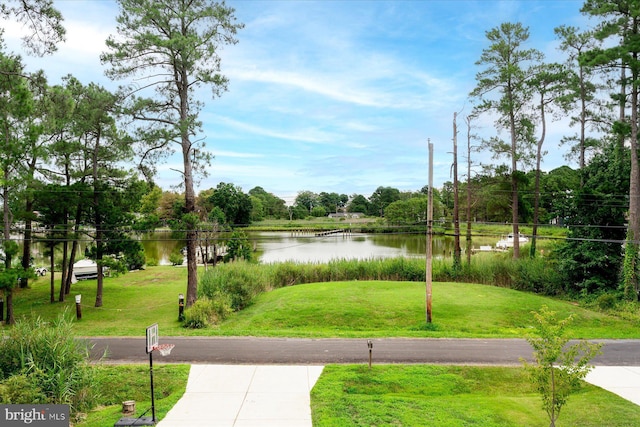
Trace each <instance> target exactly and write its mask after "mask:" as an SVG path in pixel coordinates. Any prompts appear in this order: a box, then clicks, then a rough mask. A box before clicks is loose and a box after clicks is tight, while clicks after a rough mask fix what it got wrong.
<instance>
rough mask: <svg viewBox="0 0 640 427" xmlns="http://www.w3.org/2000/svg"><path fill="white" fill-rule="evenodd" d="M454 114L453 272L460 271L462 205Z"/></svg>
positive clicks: (456, 129)
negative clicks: (459, 194) (460, 201)
mask: <svg viewBox="0 0 640 427" xmlns="http://www.w3.org/2000/svg"><path fill="white" fill-rule="evenodd" d="M456 118H457V113H453V271H454V272H456V273H457V272H458V271H459V270H460V267H461V264H462V261H461V259H460V258H461V251H460V205H459V204H458V127H457V124H456Z"/></svg>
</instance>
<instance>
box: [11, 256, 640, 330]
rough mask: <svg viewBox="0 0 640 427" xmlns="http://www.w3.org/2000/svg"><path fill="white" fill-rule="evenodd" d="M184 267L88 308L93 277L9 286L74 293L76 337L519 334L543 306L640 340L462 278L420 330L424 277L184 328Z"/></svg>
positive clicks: (272, 304)
mask: <svg viewBox="0 0 640 427" xmlns="http://www.w3.org/2000/svg"><path fill="white" fill-rule="evenodd" d="M186 273H187V271H186V268H181V267H151V268H149V269H148V270H146V271H139V272H131V273H128V274H125V275H122V276H120V277H117V278H107V279H105V286H104V297H103V306H102V307H100V308H95V307H93V304H94V302H95V286H96V285H95V281H94V280H89V281H81V282H78V283H77V284H75V285H73V288H72V292H71V295H70V296H69V297H68V298H67V300H66V302H64V303H58V302H56V303H53V304H52V303H50V302H49V283H48V280H47V279H48V277H44V278H40V279H39V280H37V281H35V282H33V283H32V287H31V289H26V290H20V291H19V292H17V294H16V296H15V298H14V300H15V313H16V316H18V317H19V316H24V315H32V314H35V315H40V316H42V317H45V318H53V317H55V316H57V314H58V313H59V312H60V311H61V310H64V309H65V307H66V309H68V310H69V311H70V312H71V313H75V303H74V295H76V294H81V295H82V319H81V320H80V321H77V322H76V324H75V330H76V333H77V334H78V335H80V336H144V331H145V329H146V327H147V326H149V325H151V324H152V323H155V322H157V323H158V325H159V332H160V335H161V336H175V335H206V336H213V335H226V336H232V335H236V336H238V335H257V336H288V337H451V338H456V337H466V338H469V337H483V338H522V337H523V336H524V335H525V334H526V333H527V331H528V330H529V328H530V325H531V322H532V315H531V312H532V311H534V310H538V309H539V308H540V307H541V306H542V305H547V306H548V307H549V308H550V309H551V310H553V311H556V312H557V313H558V315H559V316H560V317H566V316H568V315H569V314H574V315H575V321H574V322H573V324H572V326H571V328H572V329H571V332H570V335H571V336H572V338H588V339H596V338H640V327H639V326H640V325H639V324H638V322H637V321H630V320H623V319H620V318H618V317H615V316H610V315H606V314H603V313H598V312H594V311H591V310H586V309H583V308H581V307H579V306H577V305H576V304H572V303H570V302H566V301H561V300H556V299H552V298H546V297H541V296H538V295H533V294H529V293H525V292H519V291H513V290H510V289H504V288H497V287H493V286H486V285H476V284H463V283H434V285H433V310H432V313H433V323H432V324H431V325H428V327H427V325H426V321H425V318H426V314H425V301H424V300H425V285H424V283H418V282H380V281H354V282H329V283H313V284H306V285H297V286H291V287H287V288H281V289H277V290H274V291H272V292H268V293H265V294H262V295H260V296H259V297H258V298H257V299H256V300H255V302H254V304H252V305H251V306H250V307H248V308H247V309H245V310H243V311H241V312H239V313H236V314H234V315H232V316H231V317H230V318H229V319H228V320H226V321H225V322H223V323H222V324H220V325H218V326H216V327H214V328H209V329H203V330H191V329H185V328H183V327H182V326H181V324H180V323H179V322H178V294H179V293H184V292H185V291H186Z"/></svg>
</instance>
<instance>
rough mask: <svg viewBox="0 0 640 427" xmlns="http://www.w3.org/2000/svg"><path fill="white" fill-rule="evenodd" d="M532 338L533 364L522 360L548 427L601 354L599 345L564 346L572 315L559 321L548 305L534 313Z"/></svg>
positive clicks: (584, 342) (600, 345) (530, 340)
mask: <svg viewBox="0 0 640 427" xmlns="http://www.w3.org/2000/svg"><path fill="white" fill-rule="evenodd" d="M533 315H534V316H535V319H536V325H535V333H534V334H535V336H533V337H529V338H527V341H528V342H529V344H531V347H533V357H534V359H535V363H533V364H530V363H528V362H527V361H523V364H524V367H525V369H526V371H527V372H528V374H529V376H530V378H531V381H532V383H533V385H534V387H535V388H536V390H537V391H538V393H540V395H541V396H542V408H543V409H544V410H545V411H546V412H547V415H548V416H549V421H550V424H549V426H550V427H555V425H556V424H555V422H556V420H557V419H558V416H559V415H560V409H562V407H563V406H564V404H565V403H567V399H568V398H569V395H571V393H574V392H575V391H577V390H578V389H579V388H580V387H581V385H582V380H583V379H584V378H585V377H586V376H587V374H588V373H589V371H590V370H591V368H592V366H591V365H589V362H590V361H591V359H593V358H594V357H595V356H596V355H598V354H599V353H600V348H601V347H602V344H594V343H590V342H587V341H580V342H578V343H576V344H573V345H571V346H568V347H567V344H568V342H569V338H567V337H566V335H565V330H566V328H567V326H568V325H569V323H571V322H572V321H573V315H571V316H569V317H567V318H566V319H563V320H559V319H557V317H556V313H555V312H553V311H550V310H549V309H548V308H547V306H542V308H541V309H540V311H539V312H534V313H533Z"/></svg>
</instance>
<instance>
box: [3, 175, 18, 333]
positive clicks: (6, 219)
mask: <svg viewBox="0 0 640 427" xmlns="http://www.w3.org/2000/svg"><path fill="white" fill-rule="evenodd" d="M4 176H5V179H6V178H7V177H8V176H9V171H8V169H7V168H5V170H4ZM2 200H3V202H2V211H3V212H2V218H3V225H4V236H3V237H4V241H5V242H9V241H10V239H11V232H10V228H11V212H10V211H9V187H8V186H7V184H6V182H5V184H4V185H3V186H2ZM4 266H5V268H6V269H9V268H11V254H10V253H5V258H4ZM4 294H5V296H6V302H7V318H6V323H7V324H8V325H13V324H15V323H16V320H15V318H14V317H13V286H12V285H10V284H7V287H6V288H5V290H4Z"/></svg>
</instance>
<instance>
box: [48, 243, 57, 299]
mask: <svg viewBox="0 0 640 427" xmlns="http://www.w3.org/2000/svg"><path fill="white" fill-rule="evenodd" d="M50 245H51V247H50V250H51V253H50V254H49V268H50V269H51V276H50V277H49V280H50V282H49V286H50V288H51V304H53V303H54V302H56V297H55V293H56V289H55V288H56V282H55V271H54V270H53V269H54V268H55V257H54V248H55V242H53V241H52V242H51V244H50Z"/></svg>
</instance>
